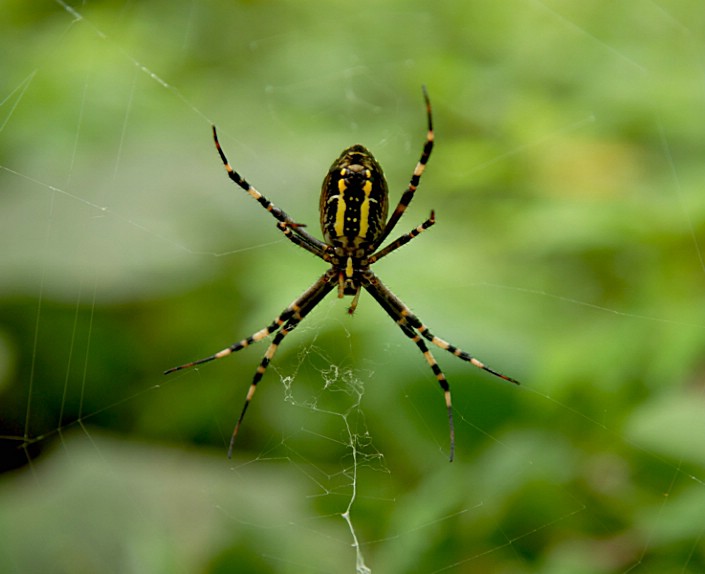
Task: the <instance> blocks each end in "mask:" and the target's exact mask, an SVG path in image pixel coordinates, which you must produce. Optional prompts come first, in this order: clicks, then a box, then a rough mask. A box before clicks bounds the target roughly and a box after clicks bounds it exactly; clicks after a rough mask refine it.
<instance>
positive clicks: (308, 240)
mask: <svg viewBox="0 0 705 574" xmlns="http://www.w3.org/2000/svg"><path fill="white" fill-rule="evenodd" d="M213 141H214V142H215V147H216V149H217V150H218V155H220V159H221V160H222V162H223V165H224V166H225V170H226V171H227V172H228V177H229V178H230V179H231V180H232V181H233V182H235V183H236V184H237V185H239V186H240V187H241V188H242V189H244V190H245V191H246V192H247V193H248V194H249V195H250V196H251V197H252V198H254V199H255V200H256V201H257V202H258V203H259V204H260V205H261V206H262V207H264V208H265V209H266V210H267V211H269V213H271V214H272V216H274V218H275V219H276V220H277V221H280V222H282V223H284V224H286V226H287V227H288V228H289V229H291V230H293V231H294V233H296V234H297V235H299V236H300V237H302V238H303V239H304V242H303V243H302V244H300V245H301V247H304V248H305V249H307V250H308V251H310V252H311V253H313V254H314V255H318V256H319V257H321V258H323V253H324V252H325V251H326V248H327V246H326V244H325V243H323V242H322V241H321V240H320V239H316V238H315V237H313V236H312V235H310V234H309V233H307V232H306V231H304V229H303V228H304V227H305V225H303V224H301V223H296V222H295V221H294V220H293V219H291V217H289V216H288V215H287V214H286V212H284V211H283V210H281V209H279V208H278V207H277V206H276V205H274V204H273V203H272V202H271V201H269V200H268V199H267V198H266V197H265V196H264V195H262V194H261V193H260V192H259V191H257V190H256V189H255V188H254V187H253V186H252V185H251V184H250V183H249V182H248V181H247V180H246V179H245V178H244V177H242V176H241V175H240V174H239V173H238V172H236V171H235V170H234V169H233V168H232V166H231V165H230V162H228V158H227V157H226V156H225V152H224V151H223V148H221V147H220V142H219V141H218V132H217V131H216V129H215V126H213ZM280 229H282V228H280ZM282 231H283V229H282Z"/></svg>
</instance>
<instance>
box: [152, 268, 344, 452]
mask: <svg viewBox="0 0 705 574" xmlns="http://www.w3.org/2000/svg"><path fill="white" fill-rule="evenodd" d="M336 280H337V274H336V273H335V272H333V271H331V270H329V271H328V272H326V273H325V274H324V275H323V276H321V278H320V279H318V281H316V282H315V283H314V284H313V285H312V286H311V287H310V288H309V289H308V290H306V292H304V293H303V294H302V295H301V296H300V297H298V298H297V299H296V300H295V301H293V302H292V303H291V305H289V306H288V307H287V308H286V309H284V311H282V313H281V314H280V315H279V316H278V317H277V318H276V319H274V321H272V323H271V324H269V325H267V326H266V327H265V328H264V329H260V330H259V331H257V332H256V333H254V334H252V335H250V336H249V337H247V338H246V339H242V340H241V341H238V342H237V343H234V344H232V345H230V346H229V347H226V348H225V349H223V350H222V351H218V352H217V353H215V354H214V355H210V356H209V357H204V358H203V359H199V360H197V361H193V362H191V363H186V364H184V365H179V366H178V367H172V368H171V369H168V370H167V371H164V374H165V375H168V374H169V373H173V372H175V371H180V370H182V369H187V368H189V367H194V366H196V365H201V364H203V363H207V362H209V361H213V360H215V359H222V358H223V357H227V356H228V355H230V354H232V353H235V352H236V351H239V350H240V349H244V348H245V347H249V346H250V345H251V344H252V343H256V342H257V341H260V340H262V339H264V338H265V337H267V336H268V335H271V334H272V333H274V332H277V334H276V335H275V337H274V339H273V340H272V343H271V344H270V345H269V347H267V351H266V352H265V354H264V357H263V358H262V361H261V362H260V364H259V366H258V367H257V371H255V375H254V377H253V379H252V383H251V384H250V388H249V390H248V391H247V397H246V398H245V405H244V406H243V408H242V412H241V413H240V417H239V418H238V421H237V424H236V425H235V430H234V431H233V435H232V439H231V441H230V448H229V450H228V457H230V456H231V455H232V449H233V444H234V442H235V437H236V436H237V432H238V430H239V429H240V424H241V423H242V419H243V418H244V417H245V412H246V411H247V407H248V406H249V404H250V401H251V400H252V396H253V395H254V394H255V389H256V387H257V383H259V381H260V380H261V379H262V376H263V375H264V373H265V372H266V370H267V367H268V366H269V362H270V361H271V360H272V357H273V356H274V353H276V351H277V348H278V346H279V344H280V343H281V341H282V340H283V339H284V337H286V336H287V335H288V334H289V333H291V331H293V330H294V328H295V327H296V326H297V325H298V324H299V323H300V322H301V320H302V319H303V318H304V317H305V316H306V315H307V314H308V313H310V312H311V310H312V309H313V308H314V307H315V306H316V305H318V303H320V302H321V301H322V300H323V298H324V297H325V296H326V295H327V294H328V293H330V291H331V290H332V289H333V287H334V286H335V283H336Z"/></svg>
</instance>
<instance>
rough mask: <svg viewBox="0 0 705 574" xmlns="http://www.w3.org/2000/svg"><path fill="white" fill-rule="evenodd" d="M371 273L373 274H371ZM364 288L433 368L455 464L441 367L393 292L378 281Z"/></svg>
mask: <svg viewBox="0 0 705 574" xmlns="http://www.w3.org/2000/svg"><path fill="white" fill-rule="evenodd" d="M370 273H371V272H370ZM362 285H363V287H365V289H366V290H367V291H368V292H369V293H370V295H372V297H374V298H375V300H376V301H377V303H379V304H380V306H381V307H382V308H383V309H384V310H385V311H386V312H387V314H388V315H389V316H390V317H391V318H392V319H393V320H394V321H395V322H396V323H397V325H399V328H400V329H401V330H402V332H403V333H404V334H405V335H406V336H407V337H409V339H411V340H412V341H413V342H414V343H415V344H416V346H417V347H418V348H419V350H420V351H421V353H422V354H423V356H424V359H426V362H427V363H428V364H429V366H430V367H431V370H432V371H433V374H434V375H435V376H436V380H437V381H438V384H439V385H440V387H441V389H442V390H443V395H444V397H445V403H446V409H447V411H448V426H449V429H450V462H453V456H454V454H455V426H454V425H453V405H452V401H451V396H450V385H449V384H448V380H447V379H446V377H445V375H444V374H443V371H442V370H441V367H440V366H439V365H438V363H437V362H436V359H435V357H434V356H433V355H432V354H431V351H429V350H428V347H427V346H426V343H425V342H424V340H423V339H422V338H421V336H420V335H419V334H418V333H417V332H416V331H414V329H413V328H412V327H411V326H410V325H409V323H408V322H407V321H406V320H405V318H404V317H403V316H402V315H401V314H400V313H399V312H398V311H397V310H396V309H395V308H394V305H393V304H392V301H391V300H390V299H389V298H388V297H387V293H389V294H391V292H390V291H389V290H388V289H387V288H386V287H385V286H384V285H383V284H382V283H381V282H379V280H377V283H372V282H369V281H363V283H362Z"/></svg>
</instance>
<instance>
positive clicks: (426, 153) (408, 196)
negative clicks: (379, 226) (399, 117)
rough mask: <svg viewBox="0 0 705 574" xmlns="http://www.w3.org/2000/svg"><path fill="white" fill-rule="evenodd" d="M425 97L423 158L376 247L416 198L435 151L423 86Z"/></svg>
mask: <svg viewBox="0 0 705 574" xmlns="http://www.w3.org/2000/svg"><path fill="white" fill-rule="evenodd" d="M423 97H424V101H425V102H426V118H427V121H428V131H427V132H426V143H424V146H423V151H422V152H421V158H420V159H419V161H418V163H417V164H416V167H415V168H414V173H413V174H412V175H411V180H410V181H409V187H407V188H406V191H404V193H403V194H402V196H401V199H400V200H399V203H398V204H397V207H396V209H395V210H394V212H393V213H392V216H391V217H390V218H389V221H387V225H385V227H384V231H383V232H382V234H381V235H380V236H379V238H378V239H377V240H376V241H375V249H376V248H377V247H379V246H380V245H381V244H382V242H383V241H384V240H385V239H386V238H387V236H388V235H389V234H390V233H391V231H392V229H394V226H395V225H396V224H397V222H398V221H399V219H400V218H401V216H402V215H404V212H405V211H406V208H407V207H408V206H409V204H410V203H411V200H412V199H413V198H414V193H415V192H416V188H417V187H418V186H419V181H420V180H421V176H422V175H423V172H424V170H425V169H426V164H427V163H428V159H429V158H430V157H431V152H432V151H433V138H434V135H433V118H432V117H431V100H429V99H428V93H427V92H426V86H424V87H423Z"/></svg>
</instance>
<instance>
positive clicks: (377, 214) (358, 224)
mask: <svg viewBox="0 0 705 574" xmlns="http://www.w3.org/2000/svg"><path fill="white" fill-rule="evenodd" d="M423 93H424V100H425V102H426V118H427V121H428V131H427V133H426V142H425V143H424V147H423V152H422V153H421V158H420V159H419V161H418V163H417V164H416V167H415V168H414V172H413V174H412V176H411V180H410V181H409V185H408V187H407V188H406V190H405V191H404V193H403V194H402V196H401V198H400V199H399V203H398V204H397V206H396V208H395V209H394V212H393V213H392V215H391V217H390V218H389V219H387V211H388V208H389V198H388V191H387V182H386V180H385V179H384V173H383V172H382V167H381V166H380V165H379V163H378V162H377V160H375V158H374V157H373V156H372V154H371V153H370V152H369V151H368V150H367V148H365V147H364V146H361V145H354V146H351V147H349V148H347V149H345V150H344V151H343V153H342V154H340V156H339V157H338V159H337V160H335V161H334V162H333V165H332V166H331V168H330V170H329V171H328V174H327V175H326V177H325V179H324V180H323V189H322V190H321V200H320V215H321V229H322V231H323V239H324V240H323V241H321V240H320V239H316V238H315V237H313V236H312V235H310V234H309V233H308V232H307V231H306V230H305V229H304V228H305V225H303V224H300V223H296V222H295V221H294V220H293V219H291V218H290V217H289V216H288V215H287V214H286V213H285V212H284V211H282V210H281V209H279V208H278V207H276V206H275V205H274V204H273V203H272V202H271V201H269V200H268V199H267V198H266V197H264V196H263V195H262V194H261V193H260V192H259V191H257V190H256V189H255V188H254V187H252V185H250V184H249V183H248V182H247V180H245V179H244V178H243V177H242V176H241V175H240V174H239V173H237V172H236V171H235V170H234V169H233V168H232V167H231V166H230V163H228V160H227V158H226V157H225V153H224V152H223V150H222V148H221V147H220V143H219V142H218V136H217V133H216V131H215V126H214V127H213V139H214V141H215V146H216V149H217V150H218V153H219V155H220V159H221V160H222V161H223V164H224V165H225V169H226V171H227V172H228V176H229V177H230V179H231V180H232V181H234V182H235V183H236V184H237V185H239V186H240V187H241V188H242V189H244V190H245V191H246V192H247V193H248V194H249V195H251V196H252V197H253V198H254V199H255V200H257V201H258V202H259V204H260V205H262V207H264V208H265V209H266V210H267V211H269V212H270V213H271V214H272V215H273V216H274V218H275V219H276V220H277V222H278V223H277V227H278V228H279V230H280V231H281V232H282V233H284V235H285V236H286V237H287V238H288V239H289V240H290V241H292V242H293V243H295V244H296V245H298V246H299V247H303V248H304V249H306V250H307V251H309V252H310V253H313V254H314V255H316V256H317V257H319V258H321V259H322V260H323V261H325V262H327V263H329V264H330V268H329V269H328V270H327V271H326V272H325V273H324V274H323V275H322V276H321V277H320V278H319V279H318V280H317V281H316V282H315V283H314V284H313V285H312V286H311V287H310V288H309V289H308V290H307V291H305V292H304V293H303V294H302V295H301V296H299V297H298V298H297V299H295V300H294V301H293V302H292V303H291V304H290V305H289V306H288V307H287V308H286V309H284V311H282V313H281V314H279V316H277V317H276V318H275V319H274V321H273V322H272V323H271V324H269V325H268V326H266V327H264V328H263V329H260V330H259V331H257V332H256V333H254V334H252V335H250V336H249V337H247V338H246V339H242V340H241V341H238V342H237V343H233V344H232V345H231V346H229V347H227V348H225V349H223V350H222V351H219V352H217V353H215V354H214V355H211V356H209V357H205V358H203V359H199V360H197V361H193V362H191V363H187V364H185V365H180V366H178V367H173V368H171V369H169V370H168V371H166V373H172V372H174V371H178V370H181V369H185V368H188V367H193V366H195V365H200V364H202V363H207V362H208V361H212V360H213V359H221V358H223V357H226V356H228V355H230V354H231V353H234V352H236V351H239V350H240V349H244V348H245V347H248V346H249V345H251V344H252V343H254V342H256V341H260V340H262V339H264V338H265V337H267V336H268V335H271V334H274V338H273V340H272V342H271V343H270V345H269V347H268V348H267V350H266V352H265V354H264V357H263V358H262V360H261V362H260V364H259V366H258V367H257V370H256V371H255V375H254V377H253V379H252V383H251V384H250V388H249V390H248V391H247V396H246V398H245V404H244V405H243V407H242V411H241V412H240V416H239V418H238V419H237V423H236V424H235V429H234V430H233V434H232V437H231V439H230V448H229V449H228V457H230V456H232V450H233V445H234V443H235V437H236V436H237V433H238V430H239V429H240V424H241V423H242V420H243V419H244V417H245V413H246V412H247V407H248V406H249V404H250V401H251V400H252V396H253V395H254V394H255V390H256V388H257V383H259V381H260V380H261V379H262V376H263V375H264V373H265V371H266V370H267V367H268V366H269V363H270V361H271V360H272V357H273V356H274V354H275V353H276V351H277V348H278V347H279V344H280V343H281V342H282V340H283V339H284V337H286V335H288V334H289V333H291V331H293V330H294V329H295V328H296V326H297V325H298V324H299V323H300V322H301V320H302V319H303V318H304V317H305V316H306V315H307V314H308V313H310V312H311V310H312V309H313V308H314V307H315V306H316V305H318V303H320V302H321V301H322V300H323V298H324V297H325V296H326V295H327V294H328V293H330V292H331V291H332V290H333V289H334V288H335V287H336V286H337V287H338V297H341V298H342V297H344V296H346V295H350V296H352V297H353V300H352V303H351V304H350V306H349V307H348V312H349V313H353V312H354V311H355V308H356V307H357V304H358V300H359V297H360V291H361V289H365V290H366V291H367V292H368V293H369V294H370V295H372V297H373V298H374V299H375V300H376V301H377V303H379V305H380V306H381V307H382V309H384V310H385V311H386V312H387V314H388V315H389V316H390V317H391V318H392V319H393V320H394V321H395V322H396V323H397V325H399V328H400V329H401V330H402V332H403V333H404V335H406V336H407V337H408V338H409V339H411V340H412V341H413V342H414V344H416V346H417V347H418V348H419V350H420V351H421V353H422V354H423V356H424V358H425V359H426V362H427V363H428V364H429V366H430V367H431V370H432V371H433V373H434V375H435V376H436V379H437V380H438V384H439V385H440V386H441V389H443V393H444V396H445V404H446V409H447V412H448V424H449V427H450V460H453V454H454V451H455V431H454V429H453V407H452V404H451V398H450V387H449V385H448V381H447V380H446V378H445V375H444V374H443V371H442V370H441V368H440V366H439V365H438V363H437V362H436V359H435V358H434V357H433V355H432V354H431V351H430V350H429V349H428V347H427V346H426V343H425V342H424V339H426V340H427V341H430V342H431V343H433V344H434V345H436V346H437V347H439V348H441V349H443V350H445V351H448V352H449V353H451V354H453V355H455V356H456V357H458V358H459V359H462V360H463V361H467V362H469V363H472V364H473V365H474V366H476V367H478V368H480V369H483V370H485V371H487V372H489V373H492V374H493V375H495V376H497V377H500V378H502V379H504V380H506V381H509V382H512V383H516V384H518V383H517V381H516V380H514V379H512V378H510V377H507V376H505V375H503V374H501V373H499V372H497V371H495V370H493V369H491V368H489V367H488V366H487V365H485V364H483V363H481V362H480V361H478V360H477V359H476V358H474V357H473V356H472V355H470V354H468V353H466V352H465V351H462V350H460V349H458V348H457V347H455V346H454V345H451V344H450V343H448V342H447V341H444V340H443V339H440V338H438V337H436V336H435V335H433V334H432V333H431V332H430V331H429V330H428V327H426V325H424V324H423V323H422V322H421V321H420V320H419V318H418V317H416V315H414V314H413V313H412V311H411V310H410V309H409V308H408V307H407V306H406V305H404V303H402V301H401V300H400V299H399V298H398V297H397V296H396V295H394V293H392V292H391V291H390V290H389V289H388V288H387V287H386V286H385V285H384V284H383V283H382V282H381V281H380V280H379V278H378V277H377V276H376V275H375V274H374V273H373V272H372V270H371V269H370V266H371V265H372V264H373V263H375V262H376V261H379V260H380V259H381V258H382V257H385V256H386V255H388V254H389V253H391V252H392V251H394V250H396V249H398V248H399V247H401V246H402V245H405V244H406V243H408V242H409V241H411V240H412V239H413V238H414V237H416V236H417V235H419V234H420V233H422V232H423V231H425V230H426V229H428V228H429V227H431V226H432V225H433V224H434V223H435V218H434V213H433V211H432V212H431V215H430V217H429V218H428V219H427V220H426V221H424V222H423V223H422V224H421V225H419V226H418V227H416V228H414V229H412V230H411V231H409V232H408V233H405V234H403V235H401V236H399V237H398V238H397V239H396V240H394V241H392V242H391V243H390V244H389V245H387V246H386V247H385V248H383V249H379V247H380V245H381V244H382V243H383V242H384V240H385V239H386V238H387V236H388V235H389V234H390V232H391V231H392V230H393V229H394V227H395V226H396V224H397V222H398V221H399V219H400V218H401V216H402V215H403V214H404V211H405V210H406V208H407V206H408V205H409V203H410V202H411V200H412V199H413V197H414V192H415V191H416V188H417V187H418V185H419V180H420V179H421V175H422V174H423V172H424V169H425V168H426V163H427V162H428V158H429V157H430V156H431V151H432V149H433V122H432V119H431V103H430V101H429V99H428V95H427V94H426V90H425V89H424V92H423Z"/></svg>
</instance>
